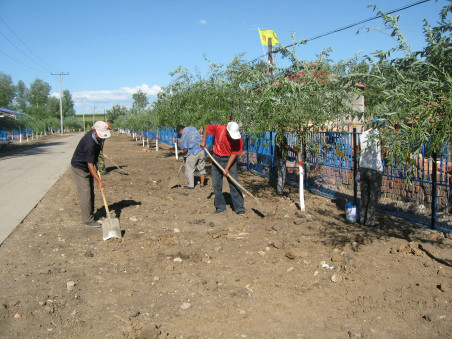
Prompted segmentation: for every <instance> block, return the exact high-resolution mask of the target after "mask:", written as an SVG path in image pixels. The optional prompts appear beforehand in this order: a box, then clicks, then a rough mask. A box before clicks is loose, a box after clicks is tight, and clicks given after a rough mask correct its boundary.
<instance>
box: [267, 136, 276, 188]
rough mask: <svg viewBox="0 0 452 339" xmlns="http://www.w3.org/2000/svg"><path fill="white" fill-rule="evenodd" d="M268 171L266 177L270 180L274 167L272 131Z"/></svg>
mask: <svg viewBox="0 0 452 339" xmlns="http://www.w3.org/2000/svg"><path fill="white" fill-rule="evenodd" d="M270 157H271V161H270V172H269V173H268V174H269V175H268V178H269V179H270V180H272V179H273V173H274V167H275V154H274V147H273V131H270Z"/></svg>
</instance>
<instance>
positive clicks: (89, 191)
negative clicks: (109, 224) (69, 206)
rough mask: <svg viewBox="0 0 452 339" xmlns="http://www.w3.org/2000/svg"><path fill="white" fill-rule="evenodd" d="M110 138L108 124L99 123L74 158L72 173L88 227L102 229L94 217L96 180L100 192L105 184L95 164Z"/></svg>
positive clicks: (78, 146)
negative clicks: (103, 145) (106, 140)
mask: <svg viewBox="0 0 452 339" xmlns="http://www.w3.org/2000/svg"><path fill="white" fill-rule="evenodd" d="M110 136H111V133H110V130H109V127H108V125H107V123H105V122H103V121H97V122H96V123H95V124H94V126H93V129H92V130H90V131H89V132H88V133H86V135H85V136H84V137H83V138H82V139H81V140H80V142H79V144H78V145H77V148H76V149H75V152H74V155H73V156H72V160H71V165H72V172H73V174H74V180H75V184H76V185H77V190H78V198H79V204H80V209H81V212H82V220H83V223H84V224H85V225H86V226H91V227H101V224H100V223H98V222H97V221H95V220H94V216H93V212H94V180H96V182H97V187H98V188H99V191H102V190H103V189H104V183H103V182H102V180H101V179H100V178H99V176H98V174H97V172H96V168H95V164H97V160H98V158H99V153H100V151H101V148H102V143H103V141H104V140H105V139H107V138H109V137H110Z"/></svg>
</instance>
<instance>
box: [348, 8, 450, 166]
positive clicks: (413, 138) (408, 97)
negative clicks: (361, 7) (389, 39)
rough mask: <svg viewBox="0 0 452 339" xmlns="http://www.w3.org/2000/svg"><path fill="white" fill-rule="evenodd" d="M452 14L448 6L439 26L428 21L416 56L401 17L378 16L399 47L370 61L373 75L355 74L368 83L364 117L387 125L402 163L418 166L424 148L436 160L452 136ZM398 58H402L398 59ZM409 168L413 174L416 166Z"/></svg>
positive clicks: (387, 141)
mask: <svg viewBox="0 0 452 339" xmlns="http://www.w3.org/2000/svg"><path fill="white" fill-rule="evenodd" d="M451 12H452V5H447V6H445V7H444V9H443V10H442V12H441V13H440V21H439V22H438V26H436V27H432V26H430V25H429V23H428V22H427V21H424V36H425V40H426V43H427V44H426V46H425V47H424V48H423V49H422V50H421V51H417V52H412V51H411V49H410V47H409V45H408V44H407V42H406V40H405V38H404V36H403V34H402V33H401V32H400V30H399V27H398V24H397V21H398V17H391V16H389V15H386V14H384V13H382V12H379V13H381V14H383V20H384V23H385V26H386V28H387V29H389V30H390V31H391V35H392V36H393V37H394V38H395V39H396V42H397V44H396V46H395V47H394V48H392V49H390V50H389V51H386V52H384V51H377V52H375V53H374V54H373V55H372V56H366V57H365V58H366V61H367V62H368V63H369V65H370V66H371V69H370V72H368V73H364V72H362V73H354V74H350V77H351V78H352V79H357V78H359V79H361V80H363V81H364V82H365V83H366V85H367V88H368V90H367V91H366V92H365V97H366V112H365V117H366V118H368V119H371V118H372V117H375V116H378V117H379V118H380V119H384V120H386V121H387V125H388V128H386V129H385V133H384V134H385V136H384V139H385V143H384V144H385V148H386V149H387V150H388V151H390V152H391V153H392V154H394V155H396V157H397V161H398V162H399V163H404V164H407V165H413V164H414V160H413V159H414V156H415V155H416V154H417V153H418V152H420V150H421V147H422V144H424V145H426V146H427V147H426V155H427V156H428V157H435V154H437V153H439V152H440V151H441V148H442V147H443V145H444V144H445V142H446V141H447V140H450V138H451V135H452V47H451V41H450V37H451V32H452V26H451V23H450V21H449V20H447V19H446V17H447V14H450V13H451ZM394 54H396V55H402V56H399V57H395V58H393V57H392V55H394ZM394 159H395V158H393V160H394ZM408 170H409V171H410V173H409V174H412V173H413V171H414V170H415V167H414V166H408Z"/></svg>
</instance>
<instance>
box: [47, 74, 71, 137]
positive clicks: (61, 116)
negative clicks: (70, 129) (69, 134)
mask: <svg viewBox="0 0 452 339" xmlns="http://www.w3.org/2000/svg"><path fill="white" fill-rule="evenodd" d="M50 74H51V75H58V79H59V80H60V127H61V135H63V134H64V130H63V79H62V78H61V76H63V75H69V73H63V72H61V73H50Z"/></svg>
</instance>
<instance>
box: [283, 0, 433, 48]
mask: <svg viewBox="0 0 452 339" xmlns="http://www.w3.org/2000/svg"><path fill="white" fill-rule="evenodd" d="M428 1H431V0H421V1H418V2H415V3H412V4H410V5H406V6H403V7H400V8H397V9H393V10H391V11H389V12H387V13H386V14H393V13H396V12H400V11H403V10H405V9H407V8H410V7H414V6H417V5H420V4H422V3H424V2H428ZM381 17H383V14H378V15H375V16H373V17H371V18H368V19H364V20H361V21H358V22H355V23H354V24H350V25H347V26H344V27H341V28H338V29H335V30H332V31H330V32H327V33H323V34H319V35H316V36H315V37H312V38H309V39H306V40H300V41H298V42H296V43H294V44H291V45H287V46H285V48H288V47H292V46H296V45H299V44H301V43H305V42H308V41H312V40H315V39H318V38H322V37H324V36H327V35H330V34H333V33H337V32H340V31H344V30H346V29H349V28H351V27H354V26H358V25H360V24H363V23H365V22H368V21H372V20H375V19H379V18H381Z"/></svg>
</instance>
